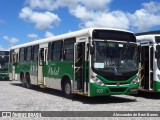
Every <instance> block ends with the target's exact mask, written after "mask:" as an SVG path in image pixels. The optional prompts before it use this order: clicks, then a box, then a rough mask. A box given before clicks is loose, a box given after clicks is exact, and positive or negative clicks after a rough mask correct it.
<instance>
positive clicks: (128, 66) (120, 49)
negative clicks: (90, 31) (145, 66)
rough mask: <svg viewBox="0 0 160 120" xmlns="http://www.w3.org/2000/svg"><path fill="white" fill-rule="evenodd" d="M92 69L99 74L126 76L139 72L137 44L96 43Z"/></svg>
mask: <svg viewBox="0 0 160 120" xmlns="http://www.w3.org/2000/svg"><path fill="white" fill-rule="evenodd" d="M93 43H94V44H93V46H94V54H93V55H92V68H93V70H94V71H96V72H97V73H98V74H100V75H101V74H105V75H107V74H108V75H125V74H128V73H130V72H133V71H137V70H138V58H137V57H138V54H137V52H138V48H137V45H136V44H133V43H132V44H131V43H124V42H121V43H120V42H109V41H94V42H93Z"/></svg>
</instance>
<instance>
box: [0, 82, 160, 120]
mask: <svg viewBox="0 0 160 120" xmlns="http://www.w3.org/2000/svg"><path fill="white" fill-rule="evenodd" d="M0 111H160V94H153V93H152V94H151V93H149V94H140V95H136V96H130V95H116V96H110V97H94V98H89V97H83V96H78V95H77V96H76V97H75V98H74V99H72V100H70V99H67V98H64V97H63V94H62V92H60V91H57V90H52V89H42V88H38V87H34V88H33V89H27V88H23V87H22V86H21V84H20V82H18V81H0ZM77 119H78V118H77ZM83 119H84V118H83ZM94 119H95V118H94ZM97 119H98V118H97ZM102 119H104V118H102ZM113 119H114V118H113ZM117 119H118V120H119V118H117ZM121 119H123V118H121ZM132 119H133V118H132ZM142 119H143V118H142ZM154 119H155V118H154Z"/></svg>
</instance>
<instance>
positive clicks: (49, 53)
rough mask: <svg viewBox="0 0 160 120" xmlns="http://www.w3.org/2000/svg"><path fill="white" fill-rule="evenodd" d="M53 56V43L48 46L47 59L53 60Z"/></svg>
mask: <svg viewBox="0 0 160 120" xmlns="http://www.w3.org/2000/svg"><path fill="white" fill-rule="evenodd" d="M51 54H52V43H51V42H50V43H49V44H48V57H47V59H48V61H50V60H51Z"/></svg>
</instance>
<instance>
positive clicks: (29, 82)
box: [26, 75, 33, 89]
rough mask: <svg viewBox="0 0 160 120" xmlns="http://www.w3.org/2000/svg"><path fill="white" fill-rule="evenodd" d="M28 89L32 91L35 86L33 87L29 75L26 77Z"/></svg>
mask: <svg viewBox="0 0 160 120" xmlns="http://www.w3.org/2000/svg"><path fill="white" fill-rule="evenodd" d="M26 87H27V88H28V89H31V88H32V87H33V86H32V85H31V81H30V76H29V75H27V76H26Z"/></svg>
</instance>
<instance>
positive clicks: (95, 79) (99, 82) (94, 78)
mask: <svg viewBox="0 0 160 120" xmlns="http://www.w3.org/2000/svg"><path fill="white" fill-rule="evenodd" d="M92 80H93V81H94V83H96V84H97V85H99V86H103V85H104V83H103V82H102V81H101V80H100V79H98V78H97V77H93V78H92Z"/></svg>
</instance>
